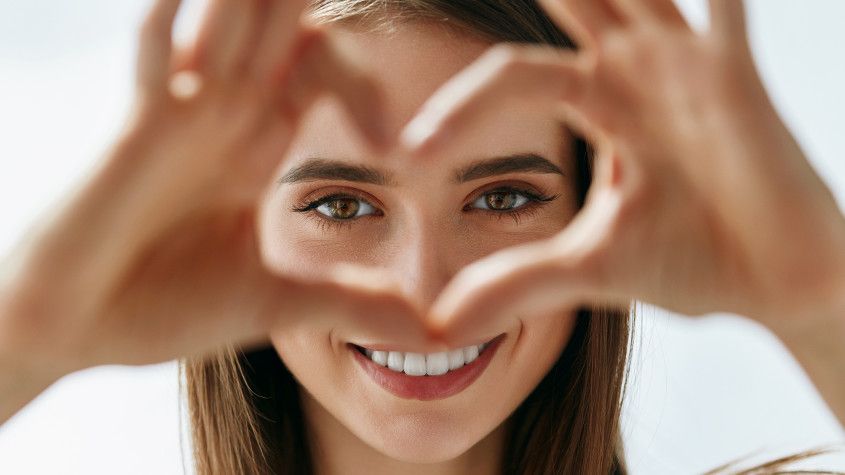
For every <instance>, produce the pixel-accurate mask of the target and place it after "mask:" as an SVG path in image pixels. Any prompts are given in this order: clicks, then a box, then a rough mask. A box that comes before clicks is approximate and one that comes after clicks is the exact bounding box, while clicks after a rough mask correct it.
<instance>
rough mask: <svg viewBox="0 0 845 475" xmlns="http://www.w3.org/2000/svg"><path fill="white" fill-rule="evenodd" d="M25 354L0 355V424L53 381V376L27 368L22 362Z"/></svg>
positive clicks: (0, 351)
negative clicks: (14, 355) (9, 356)
mask: <svg viewBox="0 0 845 475" xmlns="http://www.w3.org/2000/svg"><path fill="white" fill-rule="evenodd" d="M0 353H2V349H0ZM26 356H27V355H19V356H18V357H17V358H8V357H6V356H5V355H4V356H3V357H0V425H2V424H5V423H6V421H8V420H9V419H10V418H11V417H12V416H14V415H15V414H16V413H17V412H18V411H19V410H21V409H22V408H23V407H24V406H26V405H27V404H28V403H29V402H30V401H32V400H33V399H35V398H36V397H37V396H38V395H39V394H41V393H42V392H43V391H44V390H45V389H47V388H48V387H50V385H52V384H53V382H54V379H53V378H48V377H44V375H41V374H37V373H35V372H33V371H29V370H27V369H26V365H25V364H22V360H25V359H26Z"/></svg>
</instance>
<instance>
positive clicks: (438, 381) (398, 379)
mask: <svg viewBox="0 0 845 475" xmlns="http://www.w3.org/2000/svg"><path fill="white" fill-rule="evenodd" d="M504 338H505V335H500V336H498V337H496V338H495V339H493V341H491V342H490V344H489V345H487V347H486V348H484V351H483V352H481V354H480V355H478V358H476V359H475V360H474V361H473V362H472V363H470V364H467V365H464V366H463V367H462V368H459V369H456V370H454V371H449V372H448V373H446V374H444V375H442V376H408V375H407V374H405V373H399V372H396V371H393V370H392V369H389V368H386V367H384V366H379V365H377V364H376V363H375V362H373V361H372V360H371V359H369V358H367V357H366V356H365V355H362V354H361V352H359V351H358V350H357V349H356V348H355V347H354V346H352V345H349V349H350V351H352V353H353V357H354V358H355V360H356V361H358V363H359V364H360V366H361V368H363V370H364V372H365V373H367V374H368V375H369V376H370V378H372V380H373V381H375V382H376V383H377V384H378V385H379V386H381V387H383V388H384V389H386V390H388V391H389V392H391V393H392V394H394V395H396V396H399V397H401V398H404V399H418V400H420V401H432V400H435V399H444V398H447V397H449V396H453V395H455V394H458V393H459V392H461V391H463V390H464V389H466V388H467V387H469V385H470V384H472V383H473V382H474V381H475V380H476V379H478V377H479V376H481V373H483V372H484V370H485V369H486V368H487V365H488V364H489V363H490V360H492V359H493V355H494V354H495V353H496V350H497V349H498V348H499V344H500V343H501V342H502V340H503V339H504Z"/></svg>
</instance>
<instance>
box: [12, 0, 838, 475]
mask: <svg viewBox="0 0 845 475" xmlns="http://www.w3.org/2000/svg"><path fill="white" fill-rule="evenodd" d="M682 4H683V7H684V8H685V11H686V12H687V13H688V14H689V15H690V17H691V18H692V19H694V21H695V22H696V23H697V24H699V25H702V24H704V22H705V20H704V19H705V17H706V9H705V7H704V4H703V3H702V2H700V1H696V0H689V1H683V2H682ZM147 5H148V1H146V0H120V1H114V0H74V1H65V0H0V252H2V253H5V252H7V251H8V249H9V248H10V246H11V245H12V244H13V243H14V242H16V241H17V240H18V239H19V238H20V236H21V234H22V233H23V231H24V230H25V229H26V227H27V226H28V225H29V223H31V222H32V220H33V219H34V217H36V216H38V215H39V214H41V213H42V212H43V211H44V210H45V209H47V208H48V207H49V206H50V204H51V203H54V202H57V201H58V200H61V199H62V197H63V196H65V195H66V193H67V192H68V191H69V190H70V189H71V188H72V187H73V186H74V185H75V184H76V183H78V181H79V180H80V179H81V178H82V177H84V174H85V173H86V172H87V171H89V170H90V169H91V167H92V164H93V163H94V160H96V158H97V157H98V156H101V155H102V152H103V150H104V149H105V148H106V147H107V146H108V144H109V142H110V139H111V138H113V136H114V134H115V133H116V132H117V131H118V130H119V129H120V127H121V125H122V121H123V117H124V115H125V113H126V110H127V104H128V101H129V98H130V91H131V89H130V86H131V79H132V67H133V53H134V50H135V48H136V44H135V31H136V29H137V24H138V21H139V19H140V18H141V16H142V13H143V11H144V10H145V8H146V7H147ZM189 6H190V9H189V11H188V12H187V13H188V14H187V15H185V16H184V18H183V24H185V25H188V24H190V23H191V18H192V16H193V17H195V15H192V13H195V12H196V11H197V9H198V8H197V7H198V2H191V3H190V4H189ZM749 8H750V12H751V20H752V21H751V27H752V38H753V43H754V47H755V54H756V56H757V60H758V64H759V66H760V68H761V70H762V72H763V74H764V77H765V80H766V83H767V86H768V88H769V91H770V92H771V94H772V96H773V97H774V99H775V102H776V103H777V105H778V108H779V110H780V111H781V112H782V114H783V115H784V116H785V118H786V120H787V122H788V123H789V124H790V126H791V127H792V128H793V131H794V132H795V133H796V135H797V136H798V138H799V140H800V141H801V143H802V144H803V145H804V147H805V149H806V150H807V152H808V153H809V154H810V156H811V157H812V159H813V163H814V164H815V166H816V167H817V169H818V170H819V171H820V172H821V173H822V175H823V176H824V177H825V179H826V180H827V182H828V183H829V184H830V185H831V186H832V187H833V188H834V190H835V191H836V193H837V195H838V197H839V199H840V203H842V202H843V199H845V123H843V120H842V115H843V111H845V90H843V87H842V86H843V85H845V53H843V51H842V49H843V47H845V29H843V28H842V22H843V20H845V2H841V1H837V0H802V1H795V0H792V1H790V0H765V1H763V0H757V1H751V2H750V5H749ZM772 239H777V236H772ZM641 313H642V318H641V322H642V323H643V325H642V327H641V337H640V338H641V341H642V345H641V347H640V351H639V352H638V353H637V356H636V358H635V361H634V368H635V369H634V373H635V378H636V379H635V381H634V382H633V383H632V389H631V393H630V396H631V398H630V400H629V406H628V410H627V411H626V418H625V428H624V430H625V437H626V440H627V443H628V451H629V462H630V465H631V469H632V471H633V473H693V472H701V471H704V470H706V469H708V468H713V467H716V466H718V465H720V464H722V463H725V462H728V461H729V460H733V459H735V458H738V457H743V456H747V455H753V454H759V455H760V457H759V459H766V458H767V459H771V458H773V457H774V456H777V455H783V454H786V453H791V452H794V451H799V450H803V449H807V448H810V447H813V446H815V445H818V444H827V443H834V442H838V443H842V442H843V441H845V433H843V431H842V429H841V428H840V427H839V425H838V424H837V423H836V421H835V419H834V418H833V416H832V415H831V413H830V411H829V410H828V408H827V407H826V406H825V405H824V404H823V402H822V401H821V399H820V397H819V396H818V394H817V393H816V392H815V390H814V389H813V387H812V386H811V384H810V383H809V381H808V380H807V378H806V377H805V376H804V375H803V373H802V372H801V371H800V368H799V367H798V366H797V365H796V364H795V362H794V361H793V360H792V359H791V357H789V355H788V354H787V353H786V351H785V350H784V349H783V348H782V347H781V346H780V345H779V343H778V342H777V341H776V340H775V339H774V338H772V337H771V336H770V335H769V334H768V333H767V332H766V331H765V330H763V329H761V328H760V327H759V326H757V325H755V324H753V323H750V322H748V321H746V320H743V319H738V318H734V317H727V316H725V317H714V318H709V319H705V320H696V321H693V320H689V319H683V318H677V317H671V316H668V315H666V314H665V313H664V312H661V311H659V310H656V309H653V308H645V309H643V311H642V312H641ZM843 374H845V371H843ZM177 388H178V386H177V377H176V367H175V365H174V364H164V365H159V366H154V367H146V368H123V367H106V368H97V369H92V370H88V371H85V372H81V373H77V374H74V375H71V376H68V377H66V378H64V379H63V380H61V381H60V382H59V383H57V384H56V385H54V386H53V387H52V388H51V389H49V390H48V391H47V392H46V393H44V394H43V395H42V396H40V397H39V398H38V399H37V400H36V401H35V402H33V403H32V404H31V405H29V406H28V407H27V408H26V409H24V410H23V411H22V412H21V413H19V414H18V415H17V416H16V417H15V418H13V419H12V420H11V421H10V422H9V423H7V424H6V425H5V426H3V427H2V428H0V473H3V474H45V473H63V474H115V473H121V474H150V473H156V474H179V473H183V470H184V468H183V463H182V461H181V455H180V427H182V423H181V422H180V414H179V404H178V401H179V397H178V393H177ZM189 465H190V464H189V463H188V466H189ZM815 465H816V466H823V467H826V468H828V469H839V470H845V456H842V455H839V456H835V457H828V458H824V459H820V460H819V462H818V463H816V464H815Z"/></svg>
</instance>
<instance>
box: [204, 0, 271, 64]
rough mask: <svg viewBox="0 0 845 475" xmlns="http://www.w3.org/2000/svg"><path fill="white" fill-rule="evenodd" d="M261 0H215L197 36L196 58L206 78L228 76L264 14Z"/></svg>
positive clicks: (241, 56) (240, 58)
mask: <svg viewBox="0 0 845 475" xmlns="http://www.w3.org/2000/svg"><path fill="white" fill-rule="evenodd" d="M258 10H259V9H258V1H257V0H213V1H212V3H211V5H210V6H209V8H208V10H207V12H206V16H205V20H204V22H203V25H202V27H201V28H200V32H199V34H198V36H197V42H196V46H195V55H196V57H195V62H196V66H195V67H196V69H198V70H199V71H200V72H201V73H202V75H203V76H205V77H206V78H212V79H213V78H228V77H231V76H232V74H233V72H234V71H235V69H236V65H237V64H238V63H239V62H240V61H241V60H242V58H243V52H244V50H245V49H246V47H247V45H248V44H249V41H250V37H251V35H252V34H253V32H254V31H255V26H256V25H255V23H256V21H257V20H258V19H259V18H260V15H259V11H258Z"/></svg>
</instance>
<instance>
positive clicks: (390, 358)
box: [364, 343, 489, 376]
mask: <svg viewBox="0 0 845 475" xmlns="http://www.w3.org/2000/svg"><path fill="white" fill-rule="evenodd" d="M488 346H489V343H482V344H480V345H472V346H467V347H464V348H460V349H457V350H452V351H443V352H439V353H429V354H423V353H403V352H401V351H380V350H371V349H369V348H364V353H365V354H366V355H367V357H369V359H370V360H372V361H373V362H374V363H376V364H377V365H379V366H387V367H388V368H390V369H391V370H393V371H396V372H398V373H405V374H407V375H409V376H425V375H429V376H441V375H444V374H446V373H448V372H449V371H453V370H456V369H460V368H462V367H463V366H464V365H467V364H470V363H472V362H473V361H475V360H476V359H477V358H478V355H479V353H481V352H482V351H484V349H485V348H487V347H488Z"/></svg>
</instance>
